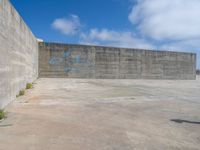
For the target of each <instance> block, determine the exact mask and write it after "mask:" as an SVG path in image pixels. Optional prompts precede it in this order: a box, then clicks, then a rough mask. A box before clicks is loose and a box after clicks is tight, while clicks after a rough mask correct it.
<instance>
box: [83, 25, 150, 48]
mask: <svg viewBox="0 0 200 150" xmlns="http://www.w3.org/2000/svg"><path fill="white" fill-rule="evenodd" d="M80 37H81V43H83V44H98V45H107V46H118V47H134V48H150V49H152V48H153V46H152V45H151V44H148V43H147V41H145V40H143V39H140V38H137V37H136V36H135V35H134V34H133V33H132V32H119V31H114V30H108V29H96V28H94V29H91V30H90V31H89V32H88V33H82V34H81V36H80Z"/></svg>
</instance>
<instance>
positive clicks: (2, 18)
mask: <svg viewBox="0 0 200 150" xmlns="http://www.w3.org/2000/svg"><path fill="white" fill-rule="evenodd" d="M37 77H38V43H37V40H36V38H35V36H34V35H33V34H32V32H31V31H30V29H29V28H28V27H27V26H26V24H25V23H24V21H23V20H22V18H21V17H20V15H19V14H18V13H17V11H16V10H15V8H14V7H13V6H12V5H11V3H10V2H9V0H0V108H2V107H4V106H5V105H7V104H8V103H9V102H11V101H12V100H14V99H15V98H16V95H17V93H18V92H19V90H20V89H22V88H25V85H26V83H28V82H32V81H34V80H35V79H36V78H37Z"/></svg>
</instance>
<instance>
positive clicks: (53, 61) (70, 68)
mask: <svg viewBox="0 0 200 150" xmlns="http://www.w3.org/2000/svg"><path fill="white" fill-rule="evenodd" d="M63 63H66V64H65V68H64V71H65V72H66V73H69V72H78V71H80V69H81V67H80V66H79V67H76V66H77V65H82V66H87V67H88V66H91V64H92V63H91V62H90V61H89V60H88V59H87V58H82V57H81V55H80V54H77V55H75V56H72V51H71V50H65V51H64V52H63V54H62V55H61V56H60V57H59V56H52V57H51V58H50V59H49V64H50V65H59V64H61V65H62V64H63Z"/></svg>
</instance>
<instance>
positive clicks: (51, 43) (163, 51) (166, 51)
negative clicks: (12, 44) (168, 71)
mask: <svg viewBox="0 0 200 150" xmlns="http://www.w3.org/2000/svg"><path fill="white" fill-rule="evenodd" d="M38 43H39V46H42V45H43V44H45V45H46V46H47V45H49V46H52V45H58V46H80V47H94V48H110V49H124V50H135V51H144V52H155V53H174V54H187V55H189V54H190V55H193V56H195V57H196V53H192V52H181V51H171V50H154V49H140V48H125V47H114V46H101V45H83V44H68V43H58V42H38Z"/></svg>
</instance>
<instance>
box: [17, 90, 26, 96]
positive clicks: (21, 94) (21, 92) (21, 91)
mask: <svg viewBox="0 0 200 150" xmlns="http://www.w3.org/2000/svg"><path fill="white" fill-rule="evenodd" d="M24 94H25V89H22V90H20V91H19V94H18V95H17V96H18V97H19V96H23V95H24Z"/></svg>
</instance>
